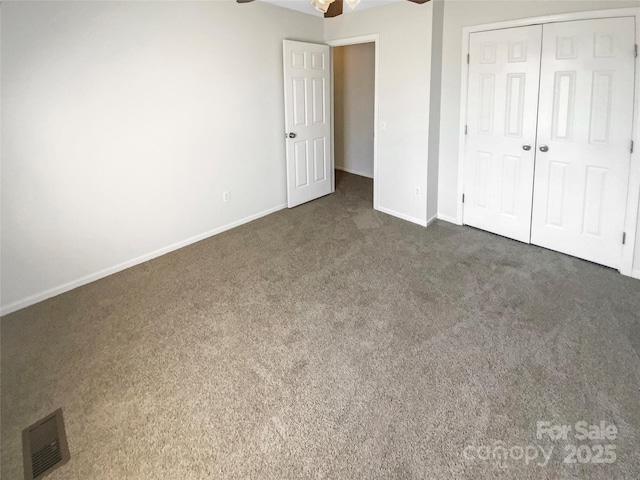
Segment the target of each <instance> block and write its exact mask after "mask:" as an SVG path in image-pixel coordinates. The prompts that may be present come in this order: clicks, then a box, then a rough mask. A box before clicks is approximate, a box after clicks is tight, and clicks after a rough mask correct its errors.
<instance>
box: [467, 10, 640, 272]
mask: <svg viewBox="0 0 640 480" xmlns="http://www.w3.org/2000/svg"><path fill="white" fill-rule="evenodd" d="M613 17H635V21H636V44H639V43H640V8H617V9H611V10H594V11H588V12H573V13H563V14H559V15H548V16H543V17H533V18H523V19H518V20H508V21H505V22H498V23H488V24H484V25H474V26H471V27H463V28H462V58H461V60H460V61H461V64H462V78H461V81H462V87H461V89H460V92H461V98H460V126H459V134H458V135H459V136H458V198H457V200H456V206H457V209H456V223H457V224H458V225H462V222H463V218H462V212H463V209H462V207H463V204H462V194H463V193H464V153H465V144H466V138H465V133H464V129H465V123H466V118H467V92H468V76H469V65H468V64H467V55H468V53H469V35H470V34H472V33H475V32H484V31H487V30H498V29H502V28H513V27H524V26H529V25H537V24H544V23H553V22H567V21H572V20H591V19H597V18H613ZM635 69H636V70H635V73H636V78H635V93H634V107H633V130H632V132H633V140H634V142H635V144H636V147H635V148H634V151H633V153H632V154H631V165H630V169H629V187H628V193H627V207H626V215H625V223H624V230H625V232H626V242H625V244H624V245H623V246H622V258H621V260H620V273H621V274H623V275H627V276H635V277H637V278H640V275H638V273H639V272H633V255H634V249H635V244H636V231H637V226H638V225H637V219H638V208H639V206H640V121H639V119H640V102H639V99H640V62H639V61H637V60H636V65H635ZM630 140H631V139H630ZM620 241H622V239H620ZM634 273H635V274H634Z"/></svg>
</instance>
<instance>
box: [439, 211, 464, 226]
mask: <svg viewBox="0 0 640 480" xmlns="http://www.w3.org/2000/svg"><path fill="white" fill-rule="evenodd" d="M438 220H444V221H445V222H449V223H455V224H456V225H461V223H460V222H458V219H457V218H456V217H450V216H449V215H444V214H442V213H438Z"/></svg>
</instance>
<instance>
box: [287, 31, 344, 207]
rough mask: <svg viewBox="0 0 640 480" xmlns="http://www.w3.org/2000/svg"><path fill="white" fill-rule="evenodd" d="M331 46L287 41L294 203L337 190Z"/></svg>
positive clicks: (289, 181)
mask: <svg viewBox="0 0 640 480" xmlns="http://www.w3.org/2000/svg"><path fill="white" fill-rule="evenodd" d="M330 89H331V50H330V47H329V46H328V45H318V44H314V43H305V42H295V41H292V40H284V103H285V124H286V127H285V128H286V142H287V147H286V154H287V201H288V205H289V208H291V207H295V206H296V205H300V204H301V203H305V202H308V201H310V200H314V199H316V198H318V197H321V196H323V195H327V194H329V193H332V191H333V156H332V148H333V147H332V145H331V90H330Z"/></svg>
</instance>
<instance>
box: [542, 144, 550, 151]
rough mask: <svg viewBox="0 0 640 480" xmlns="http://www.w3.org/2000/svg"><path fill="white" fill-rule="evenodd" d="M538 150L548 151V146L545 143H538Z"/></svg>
mask: <svg viewBox="0 0 640 480" xmlns="http://www.w3.org/2000/svg"><path fill="white" fill-rule="evenodd" d="M540 151H541V152H548V151H549V147H548V146H547V145H540Z"/></svg>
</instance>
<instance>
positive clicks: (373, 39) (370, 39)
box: [325, 33, 380, 210]
mask: <svg viewBox="0 0 640 480" xmlns="http://www.w3.org/2000/svg"><path fill="white" fill-rule="evenodd" d="M325 43H326V44H327V45H329V46H330V47H332V48H331V62H332V63H333V47H344V46H347V45H358V44H360V43H373V44H374V46H375V74H374V84H373V91H374V93H373V95H374V96H373V209H374V210H378V188H377V179H378V85H379V83H380V82H378V77H379V68H380V34H378V33H374V34H371V35H360V36H358V37H349V38H340V39H337V40H328V41H325ZM334 75H335V69H332V72H331V106H332V107H331V145H332V147H333V148H332V149H331V163H332V164H333V168H334V169H335V166H336V164H335V141H334V134H335V122H334V118H333V115H334V114H333V112H334V110H335V108H333V105H334V103H333V102H334V97H333V79H334ZM333 182H334V185H333V189H334V190H335V175H334V176H333Z"/></svg>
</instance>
